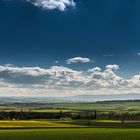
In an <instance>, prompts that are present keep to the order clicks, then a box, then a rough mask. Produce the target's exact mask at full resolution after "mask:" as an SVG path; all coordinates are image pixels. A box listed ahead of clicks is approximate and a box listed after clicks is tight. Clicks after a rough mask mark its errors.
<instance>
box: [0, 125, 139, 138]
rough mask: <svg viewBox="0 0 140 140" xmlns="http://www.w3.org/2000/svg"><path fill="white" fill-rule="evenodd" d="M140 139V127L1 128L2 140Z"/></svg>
mask: <svg viewBox="0 0 140 140" xmlns="http://www.w3.org/2000/svg"><path fill="white" fill-rule="evenodd" d="M66 139H67V140H139V139H140V129H120V128H115V129H110V128H108V129H104V128H75V129H71V128H68V129H56V128H55V129H15V130H0V140H66Z"/></svg>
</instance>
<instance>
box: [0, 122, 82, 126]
mask: <svg viewBox="0 0 140 140" xmlns="http://www.w3.org/2000/svg"><path fill="white" fill-rule="evenodd" d="M56 127H58V128H61V127H65V128H70V127H82V126H80V125H78V124H72V123H63V122H61V123H57V121H53V120H28V121H24V120H13V121H8V120H4V121H0V128H56Z"/></svg>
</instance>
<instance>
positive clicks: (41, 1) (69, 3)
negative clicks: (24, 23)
mask: <svg viewBox="0 0 140 140" xmlns="http://www.w3.org/2000/svg"><path fill="white" fill-rule="evenodd" d="M27 1H28V2H30V3H32V4H33V5H35V6H38V7H42V8H44V9H48V10H54V9H58V10H60V11H64V10H65V9H66V7H75V5H76V3H75V2H74V1H73V0H27Z"/></svg>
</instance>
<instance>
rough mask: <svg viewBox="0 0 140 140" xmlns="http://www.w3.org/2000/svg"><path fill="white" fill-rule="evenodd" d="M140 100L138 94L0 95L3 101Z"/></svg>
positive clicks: (1, 101)
mask: <svg viewBox="0 0 140 140" xmlns="http://www.w3.org/2000/svg"><path fill="white" fill-rule="evenodd" d="M121 100H140V94H135V93H129V94H114V95H78V96H67V97H0V104H3V103H8V104H9V103H64V102H96V101H121Z"/></svg>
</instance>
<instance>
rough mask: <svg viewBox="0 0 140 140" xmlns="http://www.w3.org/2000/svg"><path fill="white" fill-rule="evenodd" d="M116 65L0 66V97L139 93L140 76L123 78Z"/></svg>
mask: <svg viewBox="0 0 140 140" xmlns="http://www.w3.org/2000/svg"><path fill="white" fill-rule="evenodd" d="M118 69H119V66H118V65H116V64H114V65H107V66H106V68H105V69H103V70H102V69H101V68H99V67H94V68H91V69H88V70H86V71H76V70H72V69H70V68H67V67H64V66H52V67H50V68H47V69H45V68H40V67H17V66H13V65H9V64H8V65H3V66H0V95H1V96H2V95H11V94H13V95H21V96H23V95H39V96H41V95H43V96H44V95H49V96H59V95H60V96H65V95H78V94H84V93H87V94H88V93H90V94H113V93H130V92H132V93H140V75H134V76H132V77H131V78H130V79H124V78H123V77H121V76H119V75H118V74H117V70H118Z"/></svg>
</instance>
